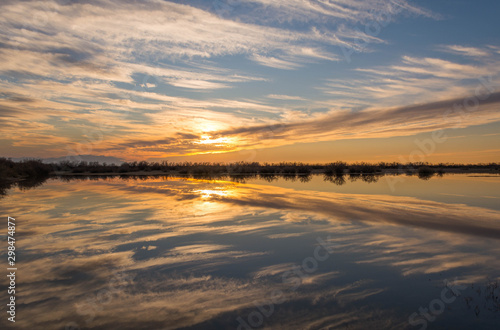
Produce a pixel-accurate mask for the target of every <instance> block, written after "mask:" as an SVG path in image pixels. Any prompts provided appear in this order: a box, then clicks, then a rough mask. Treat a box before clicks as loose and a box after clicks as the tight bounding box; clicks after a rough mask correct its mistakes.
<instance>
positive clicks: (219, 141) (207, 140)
mask: <svg viewBox="0 0 500 330" xmlns="http://www.w3.org/2000/svg"><path fill="white" fill-rule="evenodd" d="M230 142H231V141H230V139H229V138H227V137H220V138H216V139H212V136H211V135H202V136H201V140H200V141H197V142H195V143H196V144H212V145H214V146H216V147H224V146H227V145H229V144H230Z"/></svg>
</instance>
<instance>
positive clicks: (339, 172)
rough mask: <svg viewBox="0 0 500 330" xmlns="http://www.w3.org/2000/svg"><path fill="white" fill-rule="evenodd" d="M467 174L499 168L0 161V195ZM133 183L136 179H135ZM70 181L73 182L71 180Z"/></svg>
mask: <svg viewBox="0 0 500 330" xmlns="http://www.w3.org/2000/svg"><path fill="white" fill-rule="evenodd" d="M458 170H460V171H469V172H474V171H478V172H490V173H498V172H499V171H500V164H496V163H490V164H472V165H464V164H448V163H447V164H428V163H408V164H401V163H396V162H393V163H386V162H380V163H377V164H370V163H366V162H359V163H351V164H348V163H345V162H340V161H338V162H334V163H328V164H304V163H297V162H281V163H263V164H261V163H258V162H252V163H248V162H236V163H231V164H225V163H208V162H204V163H191V162H183V163H172V162H167V161H163V162H147V161H141V162H125V163H122V164H120V165H115V164H106V163H99V162H85V161H81V162H70V161H66V162H60V163H52V164H45V163H43V162H42V161H41V160H34V159H30V160H24V161H21V162H14V161H12V160H10V159H6V158H0V195H5V193H6V191H7V189H9V188H12V187H13V186H17V187H19V188H20V189H29V188H33V187H37V186H39V185H40V184H42V183H43V182H44V181H45V180H46V179H47V178H48V177H49V176H54V175H61V176H71V175H80V176H87V175H89V176H91V175H94V176H97V175H98V176H100V177H103V176H105V175H111V176H120V177H122V178H125V177H131V176H133V175H134V173H135V174H138V173H140V174H141V175H146V176H147V175H148V174H149V173H150V172H154V173H151V174H154V175H158V174H160V173H164V175H169V176H186V177H192V178H200V179H211V178H217V179H224V178H229V179H231V180H233V181H238V182H245V181H246V180H248V179H252V178H257V177H260V178H262V179H264V180H266V181H269V182H272V181H274V180H276V179H278V178H283V179H285V180H289V181H297V180H299V181H301V182H308V181H309V180H311V174H313V173H316V174H320V173H323V174H324V176H325V180H326V181H329V182H332V183H334V184H337V185H343V184H345V183H346V179H345V176H346V175H347V176H348V180H349V181H351V182H354V181H356V180H361V181H364V182H368V183H372V182H377V181H378V179H379V177H380V175H383V174H385V173H390V174H395V175H400V174H406V175H418V177H419V178H421V179H424V180H427V179H429V178H431V177H432V176H434V175H436V174H437V175H442V174H443V173H444V172H445V171H446V172H452V171H458ZM135 178H141V176H136V177H135ZM71 179H74V178H71Z"/></svg>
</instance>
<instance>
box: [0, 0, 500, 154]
mask: <svg viewBox="0 0 500 330" xmlns="http://www.w3.org/2000/svg"><path fill="white" fill-rule="evenodd" d="M0 12H1V14H0V131H1V135H0V156H2V157H14V158H16V157H36V158H49V157H72V156H74V155H102V156H111V157H117V158H119V159H122V160H127V161H132V160H148V161H160V160H168V161H186V160H187V161H209V162H234V161H259V162H279V161H299V162H310V163H313V162H330V161H336V160H343V161H349V162H356V161H369V162H379V161H399V162H408V161H424V162H465V163H478V162H500V111H499V110H500V86H499V85H500V36H499V35H498V31H499V30H500V23H499V22H498V14H499V13H500V3H499V2H498V1H494V0H484V1H466V0H453V1H452V0H441V1H435V0H421V1H416V0H415V1H411V0H389V1H387V0H384V1H382V0H370V1H361V0H349V1H348V0H203V1H201V0H199V1H198V0H193V1H187V0H179V1H160V0H145V1H132V0H124V1H108V0H95V1H84V0H82V1H79V0H75V1H72V0H58V1H19V0H4V1H2V2H1V3H0Z"/></svg>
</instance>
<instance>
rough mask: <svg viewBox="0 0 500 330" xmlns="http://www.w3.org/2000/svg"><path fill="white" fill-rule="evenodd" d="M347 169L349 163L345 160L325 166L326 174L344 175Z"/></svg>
mask: <svg viewBox="0 0 500 330" xmlns="http://www.w3.org/2000/svg"><path fill="white" fill-rule="evenodd" d="M346 169H347V164H346V163H344V162H335V163H330V164H328V165H326V166H325V174H326V175H328V176H332V175H336V176H341V175H344V171H345V170H346Z"/></svg>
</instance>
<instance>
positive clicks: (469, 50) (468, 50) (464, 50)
mask: <svg viewBox="0 0 500 330" xmlns="http://www.w3.org/2000/svg"><path fill="white" fill-rule="evenodd" d="M440 48H441V49H443V50H444V51H448V52H450V53H454V54H458V55H463V56H470V57H480V58H481V57H485V56H489V55H490V52H488V51H487V50H484V49H481V48H476V47H467V46H460V45H444V46H441V47H440Z"/></svg>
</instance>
